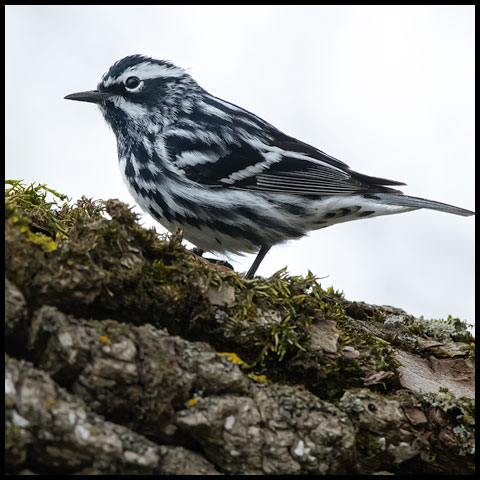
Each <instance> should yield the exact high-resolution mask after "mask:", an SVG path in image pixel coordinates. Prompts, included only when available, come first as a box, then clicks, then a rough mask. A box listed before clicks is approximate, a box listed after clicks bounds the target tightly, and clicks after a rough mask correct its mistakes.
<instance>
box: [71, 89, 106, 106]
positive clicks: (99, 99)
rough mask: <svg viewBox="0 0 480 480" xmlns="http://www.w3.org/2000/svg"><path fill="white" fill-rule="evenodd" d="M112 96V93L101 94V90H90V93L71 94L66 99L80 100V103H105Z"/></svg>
mask: <svg viewBox="0 0 480 480" xmlns="http://www.w3.org/2000/svg"><path fill="white" fill-rule="evenodd" d="M111 96H112V94H111V93H107V92H101V91H100V90H90V91H88V92H78V93H71V94H70V95H67V96H66V97H65V98H66V99H67V100H78V101H79V102H91V103H103V102H104V101H105V100H107V99H108V98H110V97H111Z"/></svg>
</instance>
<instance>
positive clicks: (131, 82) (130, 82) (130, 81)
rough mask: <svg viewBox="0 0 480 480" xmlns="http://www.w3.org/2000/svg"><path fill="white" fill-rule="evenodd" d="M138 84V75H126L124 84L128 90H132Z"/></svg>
mask: <svg viewBox="0 0 480 480" xmlns="http://www.w3.org/2000/svg"><path fill="white" fill-rule="evenodd" d="M139 85H140V79H139V78H138V77H128V78H127V79H126V80H125V86H126V87H127V88H128V89H129V90H133V89H135V88H137V87H138V86H139Z"/></svg>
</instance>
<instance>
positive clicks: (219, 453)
mask: <svg viewBox="0 0 480 480" xmlns="http://www.w3.org/2000/svg"><path fill="white" fill-rule="evenodd" d="M18 192H19V191H18V190H16V191H15V192H14V193H12V192H10V193H9V196H7V200H6V204H7V210H6V212H7V214H6V257H5V262H6V281H5V336H6V356H5V358H6V360H5V376H6V378H5V418H6V423H5V464H6V472H7V473H10V474H18V473H37V474H44V473H47V474H48V473H53V474H62V473H72V474H82V473H83V474H183V475H191V474H261V475H262V474H264V475H266V474H283V475H290V474H322V475H335V474H349V475H369V474H374V473H386V472H390V473H394V474H418V473H437V474H472V473H473V471H474V470H473V468H474V467H473V465H474V456H473V448H474V431H473V428H474V420H473V419H474V400H473V397H474V389H473V386H474V366H473V360H472V352H473V342H474V340H473V338H472V336H471V335H470V334H469V333H468V331H467V330H466V325H465V324H464V323H463V322H461V321H459V320H458V319H454V318H451V317H449V318H448V319H446V320H426V319H423V318H414V317H413V316H411V315H408V314H407V313H405V312H404V311H403V310H401V309H398V308H393V307H387V306H375V305H367V304H365V303H362V302H351V301H348V300H346V299H345V298H343V295H341V294H339V293H338V292H335V291H333V289H331V288H330V289H327V290H324V289H323V288H322V287H321V285H320V284H319V283H318V281H317V279H315V278H314V277H313V276H312V275H310V274H309V275H307V276H306V277H290V276H288V275H287V274H286V273H285V272H283V271H280V272H278V273H277V274H275V275H274V276H273V277H271V278H269V279H261V278H256V279H254V280H251V281H248V280H245V279H244V278H243V277H242V276H241V275H238V274H237V273H235V272H232V271H230V270H229V269H227V268H224V267H221V266H216V265H211V264H210V263H209V262H207V261H205V260H204V259H202V258H200V257H197V256H196V255H195V254H194V253H192V252H189V251H187V250H185V249H184V247H183V246H182V245H181V242H180V240H181V239H180V238H179V237H178V236H174V237H172V238H159V237H158V236H157V235H156V234H155V233H154V232H153V231H151V230H145V229H143V228H141V227H140V226H139V225H138V223H137V221H136V218H135V215H133V214H132V213H131V212H130V211H129V210H128V208H127V207H126V206H125V205H123V204H122V203H120V202H118V201H115V200H110V201H107V202H105V203H104V205H105V210H106V212H107V213H108V216H109V217H110V218H106V216H105V214H104V212H103V208H100V207H99V206H98V205H97V206H95V204H93V203H92V202H89V201H88V200H86V199H83V200H82V201H81V202H79V203H78V204H77V205H76V206H74V207H67V206H66V205H64V206H63V207H62V208H61V209H59V208H56V209H55V208H51V207H50V206H48V204H47V207H45V208H43V210H42V208H40V207H41V206H42V203H41V202H40V201H39V202H38V205H34V206H33V207H32V206H31V205H27V206H26V205H25V204H24V203H22V202H20V201H19V200H18V198H19V194H18ZM43 200H44V199H43ZM33 203H34V202H33ZM39 206H40V207H39Z"/></svg>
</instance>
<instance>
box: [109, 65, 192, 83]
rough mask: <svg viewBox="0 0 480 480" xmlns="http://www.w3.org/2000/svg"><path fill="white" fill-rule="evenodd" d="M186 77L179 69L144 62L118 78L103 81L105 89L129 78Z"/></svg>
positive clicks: (130, 68)
mask: <svg viewBox="0 0 480 480" xmlns="http://www.w3.org/2000/svg"><path fill="white" fill-rule="evenodd" d="M184 75H186V73H185V71H184V70H183V69H182V68H179V67H171V66H167V65H160V64H158V63H153V64H152V63H150V62H142V63H139V64H138V65H133V66H131V67H129V68H127V69H126V70H125V71H124V72H123V73H122V74H121V75H119V76H118V77H108V78H106V79H105V80H104V81H103V84H104V86H105V87H109V86H110V85H112V84H115V83H123V82H124V81H125V80H126V79H127V78H128V77H132V76H135V77H138V78H139V79H140V80H148V79H150V78H160V77H165V78H170V77H183V76H184Z"/></svg>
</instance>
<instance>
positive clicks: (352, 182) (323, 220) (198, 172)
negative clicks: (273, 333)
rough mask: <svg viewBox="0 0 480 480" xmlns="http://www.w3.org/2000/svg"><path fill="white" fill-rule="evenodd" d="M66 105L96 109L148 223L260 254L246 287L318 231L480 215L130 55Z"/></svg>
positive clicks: (167, 66) (206, 247)
mask: <svg viewBox="0 0 480 480" xmlns="http://www.w3.org/2000/svg"><path fill="white" fill-rule="evenodd" d="M65 98H66V99H68V100H76V101H82V102H91V103H94V104H97V105H98V107H99V108H100V111H101V113H102V114H103V117H104V118H105V120H106V122H107V124H108V125H109V126H110V127H111V129H112V130H113V132H114V134H115V136H116V139H117V150H118V160H119V166H120V170H121V173H122V175H123V179H124V181H125V183H126V185H127V188H128V190H129V192H130V193H131V195H132V196H133V198H134V200H135V201H136V203H137V204H138V205H139V206H140V208H141V209H142V210H143V211H144V212H146V213H148V214H150V215H151V216H152V217H153V218H154V219H155V220H156V221H158V222H159V223H160V224H161V225H162V226H163V227H165V228H166V229H167V230H169V231H170V232H175V231H177V230H178V229H181V230H182V231H183V237H184V238H185V239H186V240H188V241H190V242H191V243H192V244H194V245H195V246H196V247H198V249H200V250H201V251H211V252H215V253H220V254H222V253H229V254H244V253H256V254H257V255H256V258H255V260H254V262H253V264H252V266H251V267H250V269H249V270H248V272H247V274H246V278H249V279H250V278H253V276H254V275H255V273H256V271H257V269H258V267H259V265H260V264H261V262H262V260H263V259H264V257H265V255H266V254H267V252H268V251H269V250H270V248H271V247H272V246H273V245H276V244H279V243H282V242H285V241H288V240H292V239H298V238H300V237H302V236H304V235H305V234H307V233H308V232H310V231H312V230H317V229H321V228H325V227H329V226H332V225H335V224H337V223H341V222H348V221H352V220H358V219H366V218H373V217H376V216H379V215H390V214H396V213H403V212H408V211H412V210H417V209H421V208H426V209H431V210H439V211H441V212H446V213H452V214H456V215H462V216H470V215H474V212H473V211H470V210H467V209H464V208H459V207H455V206H453V205H448V204H445V203H441V202H436V201H433V200H427V199H424V198H419V197H413V196H408V195H404V194H403V193H402V192H401V191H400V190H398V189H397V188H396V187H398V186H400V185H405V183H403V182H399V181H395V180H388V179H385V178H380V177H374V176H370V175H365V174H362V173H359V172H357V171H354V170H352V169H351V168H350V167H349V166H348V165H347V164H346V163H344V162H342V161H340V160H338V159H336V158H334V157H332V156H330V155H328V154H327V153H325V152H323V151H321V150H319V149H318V148H316V147H314V146H312V145H309V144H307V143H305V142H302V141H301V140H297V139H296V138H294V137H291V136H289V135H287V134H285V133H283V132H282V131H280V130H279V129H277V128H276V127H275V126H273V125H272V124H270V123H268V122H267V121H265V120H263V119H262V118H260V117H258V116H257V115H255V114H253V113H251V112H249V111H248V110H245V109H244V108H241V107H239V106H237V105H235V104H233V103H230V102H228V101H225V100H223V99H221V98H219V97H216V96H214V95H212V94H210V93H209V92H207V91H206V90H205V89H203V88H202V87H201V86H200V85H199V84H198V83H197V82H196V81H195V80H194V78H193V77H192V76H191V75H190V73H188V71H187V70H186V69H184V68H182V67H178V66H176V65H175V64H173V63H172V62H170V61H167V60H156V59H154V58H151V57H148V56H144V55H139V54H135V55H129V56H127V57H125V58H122V59H121V60H119V61H117V62H116V63H115V64H114V65H112V66H111V67H110V68H109V70H108V71H107V72H106V73H105V74H104V75H103V76H102V78H101V80H100V83H98V85H97V88H96V89H95V90H89V91H83V92H78V93H73V94H70V95H67V96H65Z"/></svg>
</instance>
